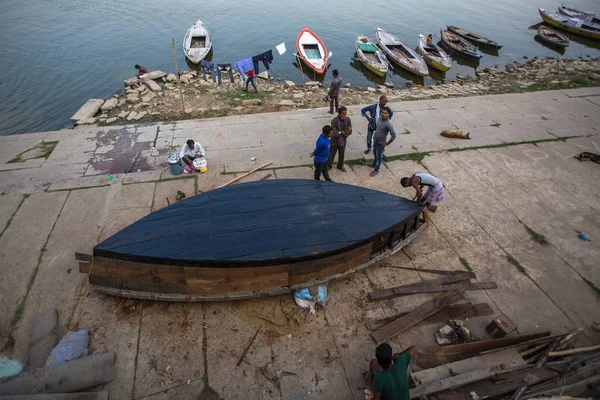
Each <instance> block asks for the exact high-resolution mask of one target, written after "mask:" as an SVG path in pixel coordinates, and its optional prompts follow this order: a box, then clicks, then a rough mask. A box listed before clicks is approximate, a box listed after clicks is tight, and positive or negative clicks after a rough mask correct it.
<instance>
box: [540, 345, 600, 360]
mask: <svg viewBox="0 0 600 400" xmlns="http://www.w3.org/2000/svg"><path fill="white" fill-rule="evenodd" d="M598 350H600V345H596V346H590V347H579V348H576V349H571V350H563V351H551V352H549V353H548V356H549V357H562V356H572V355H577V354H585V353H591V352H592V351H598Z"/></svg>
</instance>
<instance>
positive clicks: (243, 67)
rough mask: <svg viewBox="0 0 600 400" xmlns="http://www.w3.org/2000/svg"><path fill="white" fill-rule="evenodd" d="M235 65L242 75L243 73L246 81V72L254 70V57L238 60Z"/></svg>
mask: <svg viewBox="0 0 600 400" xmlns="http://www.w3.org/2000/svg"><path fill="white" fill-rule="evenodd" d="M235 66H236V67H237V69H238V70H239V71H240V75H242V79H243V80H244V82H246V72H248V71H254V67H253V65H252V57H248V58H245V59H243V60H240V61H236V63H235Z"/></svg>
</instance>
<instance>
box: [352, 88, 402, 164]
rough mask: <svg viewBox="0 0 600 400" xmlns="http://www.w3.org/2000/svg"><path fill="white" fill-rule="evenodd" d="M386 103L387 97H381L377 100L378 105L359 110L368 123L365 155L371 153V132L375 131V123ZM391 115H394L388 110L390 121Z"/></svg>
mask: <svg viewBox="0 0 600 400" xmlns="http://www.w3.org/2000/svg"><path fill="white" fill-rule="evenodd" d="M387 102H388V98H387V96H381V97H380V98H379V103H377V104H373V105H370V106H366V107H365V108H363V109H362V110H360V113H361V114H362V116H363V117H366V118H367V121H369V125H368V126H367V149H366V150H365V154H369V153H370V152H371V148H372V147H373V132H375V130H376V129H377V122H378V121H379V120H380V119H381V110H383V107H385V105H386V104H387ZM367 113H368V114H367ZM392 115H394V113H393V112H392V111H391V110H390V119H391V118H392Z"/></svg>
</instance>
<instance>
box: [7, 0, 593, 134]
mask: <svg viewBox="0 0 600 400" xmlns="http://www.w3.org/2000/svg"><path fill="white" fill-rule="evenodd" d="M557 4H558V2H557V1H554V2H552V1H548V0H539V2H538V1H533V0H495V1H483V0H443V1H439V0H438V1H431V0H403V1H388V2H379V3H368V2H365V1H361V0H346V1H340V0H331V1H322V0H302V1H284V0H254V1H252V2H248V1H239V0H225V1H219V2H208V3H204V2H198V1H192V0H175V1H173V0H171V1H167V0H146V1H140V2H129V1H128V2H123V1H116V0H104V1H91V2H88V1H81V0H47V1H43V2H41V1H39V0H3V1H2V7H1V11H0V17H1V20H2V23H1V24H0V38H1V39H2V43H3V52H2V57H0V71H2V78H1V79H0V135H11V134H17V133H26V132H35V131H43V130H55V129H60V128H64V127H68V126H70V121H69V118H70V117H71V115H73V114H74V113H75V112H76V111H77V109H78V108H79V107H80V106H81V105H82V104H83V103H84V102H85V101H86V100H87V99H89V98H108V97H110V96H111V95H112V94H113V93H114V91H115V90H116V89H119V88H122V87H123V79H125V78H128V77H131V76H133V75H135V73H136V71H135V69H134V68H133V67H134V65H135V64H136V63H139V64H142V65H144V66H146V67H147V68H148V69H149V70H156V69H161V70H163V71H165V72H173V71H174V66H173V52H172V47H171V38H174V39H175V42H176V46H177V47H176V49H177V58H178V63H179V68H180V69H181V68H187V67H186V63H185V57H184V55H183V51H182V48H181V43H182V40H183V36H184V35H185V32H186V30H187V29H188V28H189V27H190V26H191V25H192V24H193V23H194V22H195V21H196V20H197V19H202V21H204V23H205V24H206V25H207V26H208V27H209V29H210V30H211V32H212V34H213V48H214V51H213V55H212V60H213V61H214V62H218V63H228V62H234V61H237V60H240V59H243V58H247V57H251V56H253V55H256V54H258V53H262V52H263V51H266V50H269V49H273V51H274V52H275V50H274V48H275V46H276V45H277V44H279V43H281V42H283V41H285V42H286V47H287V49H288V51H287V52H286V53H285V54H284V55H283V56H278V55H277V54H276V53H275V60H274V61H273V64H272V68H271V72H272V75H274V76H276V77H282V78H285V79H291V80H294V81H295V82H301V72H300V70H299V69H298V68H297V66H295V65H294V61H295V57H294V55H293V47H294V45H293V42H292V41H291V40H290V36H291V37H293V38H294V39H295V37H296V36H297V34H298V32H299V31H300V29H302V27H303V26H304V25H307V26H308V27H309V28H311V29H312V30H313V31H315V32H316V33H317V34H318V35H319V36H320V37H321V39H322V40H323V41H324V42H325V45H326V46H327V48H328V50H329V51H332V52H333V57H332V58H331V59H330V64H331V67H330V70H331V69H333V68H337V69H338V70H339V71H340V74H341V76H342V77H343V78H344V82H350V83H351V84H352V85H354V86H369V85H370V86H374V85H376V84H377V83H378V82H377V80H376V79H375V77H373V76H371V75H367V74H366V73H365V72H364V71H363V70H362V69H356V68H355V67H354V66H353V63H352V57H353V54H354V41H355V39H356V37H357V36H358V35H359V34H366V35H367V36H369V37H371V38H373V39H374V38H375V35H374V32H375V29H376V28H377V26H381V27H382V28H383V29H385V30H387V31H389V32H391V33H394V34H395V35H396V36H398V37H399V38H400V39H401V40H403V41H405V42H406V43H408V44H410V45H411V46H416V43H417V36H418V34H419V33H424V34H427V33H437V35H438V39H439V30H440V28H442V27H445V25H446V24H452V25H457V26H459V27H462V28H465V29H469V30H472V31H473V32H477V33H480V34H484V35H487V36H488V37H489V38H491V39H493V40H496V41H498V42H500V43H502V44H504V47H503V48H502V49H501V50H500V52H499V54H498V55H497V56H495V55H485V56H484V57H483V59H482V60H481V62H480V64H479V66H480V67H485V66H493V65H494V64H500V65H501V66H504V65H505V64H506V63H508V62H511V61H519V62H522V61H524V59H523V56H524V55H526V56H528V57H529V58H531V57H534V56H560V57H579V56H585V55H590V56H593V57H597V56H599V55H600V50H598V49H599V48H600V42H596V43H594V42H590V41H586V40H585V39H580V40H578V41H574V40H572V41H571V45H570V46H569V47H568V48H567V50H566V52H565V53H564V55H561V54H559V53H557V52H556V51H554V50H552V49H549V48H547V47H544V46H543V45H541V44H540V43H538V42H536V41H535V40H534V36H535V33H536V32H535V30H534V29H530V27H531V26H533V25H535V24H537V23H539V22H541V18H540V16H539V14H538V12H537V7H538V6H540V7H543V8H546V9H553V10H555V9H556V6H557ZM568 5H571V6H574V7H577V8H581V9H584V10H588V11H591V12H596V13H600V3H599V2H598V0H572V1H570V2H569V4H568ZM571 38H573V39H576V37H574V36H573V35H571ZM473 67H475V66H474V65H469V64H467V65H461V64H459V63H457V61H454V62H453V66H452V69H451V70H450V71H449V72H448V73H447V74H446V77H445V79H446V80H452V79H453V78H454V77H455V76H456V74H462V75H469V74H470V75H473V72H474V69H473ZM436 77H437V78H438V79H441V77H440V76H439V74H438V76H436ZM388 79H392V80H393V81H394V83H395V84H396V86H398V85H403V84H404V81H405V79H415V78H412V77H411V76H409V75H406V74H399V73H393V74H392V77H391V78H388ZM329 81H331V74H330V72H328V74H327V75H326V77H325V83H326V84H327V83H328V82H329ZM425 83H426V84H435V83H436V81H435V80H433V79H431V78H426V79H425Z"/></svg>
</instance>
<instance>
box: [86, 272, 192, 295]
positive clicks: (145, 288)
mask: <svg viewBox="0 0 600 400" xmlns="http://www.w3.org/2000/svg"><path fill="white" fill-rule="evenodd" d="M90 284H92V285H96V286H107V287H111V288H115V289H117V290H132V291H135V292H147V293H167V294H178V295H185V294H187V286H186V285H182V284H180V285H174V284H161V283H150V282H140V281H134V280H129V279H125V278H116V277H113V276H106V275H94V274H92V275H90Z"/></svg>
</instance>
